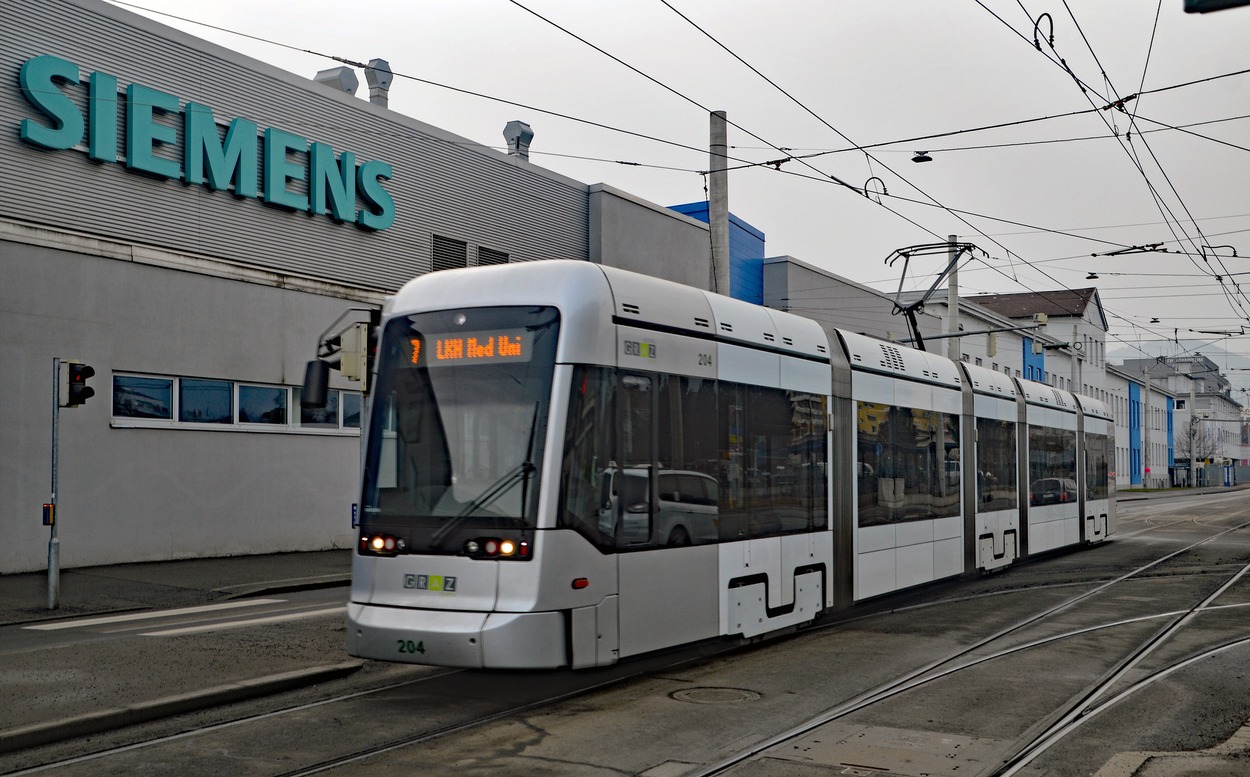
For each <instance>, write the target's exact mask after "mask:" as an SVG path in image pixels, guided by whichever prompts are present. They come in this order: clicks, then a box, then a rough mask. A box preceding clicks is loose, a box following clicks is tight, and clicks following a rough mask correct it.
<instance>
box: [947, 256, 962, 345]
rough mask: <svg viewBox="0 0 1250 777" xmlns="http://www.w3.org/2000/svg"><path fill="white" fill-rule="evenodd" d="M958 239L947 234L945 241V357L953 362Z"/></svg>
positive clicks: (955, 331) (957, 309)
mask: <svg viewBox="0 0 1250 777" xmlns="http://www.w3.org/2000/svg"><path fill="white" fill-rule="evenodd" d="M958 239H959V236H958V235H948V236H947V238H946V242H947V243H948V244H949V245H950V248H948V249H947V261H948V262H949V263H950V268H951V271H950V276H949V279H948V280H947V282H946V334H947V335H948V336H949V338H948V339H947V341H946V358H948V359H950V360H951V361H953V362H957V361H959V350H960V347H959V343H960V338H959V337H956V335H957V334H959V263H958V262H956V261H955V258H956V257H957V256H959V248H957V247H956V245H955V241H956V240H958Z"/></svg>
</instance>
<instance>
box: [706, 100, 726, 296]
mask: <svg viewBox="0 0 1250 777" xmlns="http://www.w3.org/2000/svg"><path fill="white" fill-rule="evenodd" d="M708 150H709V154H708V176H707V178H708V182H707V185H708V201H707V221H708V229H709V230H711V239H712V267H711V276H712V278H711V280H712V291H714V292H716V293H717V294H724V295H726V296H729V170H728V167H729V130H728V121H727V120H726V117H725V112H724V111H713V112H712V118H711V138H710V143H709V149H708Z"/></svg>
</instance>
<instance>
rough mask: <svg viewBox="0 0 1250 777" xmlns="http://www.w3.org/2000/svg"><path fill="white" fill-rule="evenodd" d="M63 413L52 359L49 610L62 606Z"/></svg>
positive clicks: (56, 363)
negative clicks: (59, 492)
mask: <svg viewBox="0 0 1250 777" xmlns="http://www.w3.org/2000/svg"><path fill="white" fill-rule="evenodd" d="M60 413H61V359H60V357H57V356H54V357H52V497H51V499H49V500H48V502H49V504H51V505H52V521H51V522H52V526H51V529H52V534H51V537H50V538H49V539H48V609H49V610H55V609H57V608H58V607H59V606H60V605H61V541H60V540H59V539H57V536H56V524H57V520H58V517H57V514H56V465H57V460H56V454H57V421H58V420H59V418H58V417H59V416H60Z"/></svg>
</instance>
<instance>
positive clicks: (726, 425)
mask: <svg viewBox="0 0 1250 777" xmlns="http://www.w3.org/2000/svg"><path fill="white" fill-rule="evenodd" d="M826 418H827V406H826V399H825V397H823V396H821V395H812V394H806V393H801V392H787V391H784V390H780V389H765V388H759V387H754V386H744V385H739V384H733V383H727V382H717V381H714V380H707V379H701V378H693V377H685V376H675V375H665V374H659V373H637V372H619V373H618V372H617V371H614V370H611V369H608V368H602V367H584V366H579V367H577V368H576V369H575V372H574V378H573V390H572V392H571V395H570V402H569V420H568V424H567V428H566V433H565V435H566V436H565V445H564V451H565V455H564V463H563V471H562V489H563V490H562V496H561V509H560V514H559V525H561V526H566V527H569V528H572V529H575V530H576V531H578V532H579V533H581V534H582V535H584V536H586V537H587V538H588V539H590V540H591V541H592V542H594V543H595V544H597V545H599V546H600V547H601V548H616V549H618V550H641V549H646V548H654V547H667V546H673V545H685V544H701V543H710V542H718V541H732V540H739V539H746V538H748V537H763V536H772V535H776V534H784V533H789V532H796V531H807V530H811V529H817V528H823V527H824V526H826V525H827V521H828V519H827V516H826V493H827V492H826V483H825V472H826V455H827V442H826V433H827V428H826Z"/></svg>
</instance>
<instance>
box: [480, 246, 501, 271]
mask: <svg viewBox="0 0 1250 777" xmlns="http://www.w3.org/2000/svg"><path fill="white" fill-rule="evenodd" d="M477 263H478V266H480V267H485V266H487V265H491V264H507V263H508V255H507V254H505V253H504V252H503V251H496V250H495V249H493V248H483V247H482V246H478V247H477Z"/></svg>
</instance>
